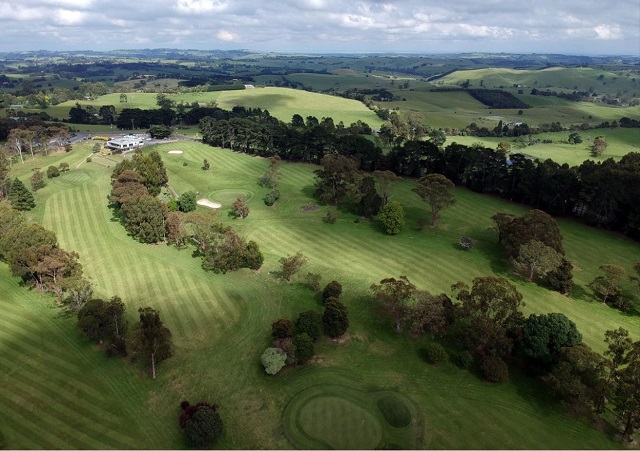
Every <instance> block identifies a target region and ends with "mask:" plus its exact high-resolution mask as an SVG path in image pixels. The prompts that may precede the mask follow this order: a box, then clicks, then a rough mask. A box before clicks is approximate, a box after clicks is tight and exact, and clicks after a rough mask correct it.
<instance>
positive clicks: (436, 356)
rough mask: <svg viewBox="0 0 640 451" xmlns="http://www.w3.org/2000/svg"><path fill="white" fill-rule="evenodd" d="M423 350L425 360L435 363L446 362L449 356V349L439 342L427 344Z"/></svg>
mask: <svg viewBox="0 0 640 451" xmlns="http://www.w3.org/2000/svg"><path fill="white" fill-rule="evenodd" d="M422 352H423V355H424V358H425V360H426V361H427V362H429V363H431V364H433V365H436V364H438V363H440V362H444V361H445V360H447V359H448V358H449V355H448V354H447V351H445V350H444V348H443V347H442V345H441V344H439V343H429V344H427V345H426V346H425V347H424V349H423V350H422Z"/></svg>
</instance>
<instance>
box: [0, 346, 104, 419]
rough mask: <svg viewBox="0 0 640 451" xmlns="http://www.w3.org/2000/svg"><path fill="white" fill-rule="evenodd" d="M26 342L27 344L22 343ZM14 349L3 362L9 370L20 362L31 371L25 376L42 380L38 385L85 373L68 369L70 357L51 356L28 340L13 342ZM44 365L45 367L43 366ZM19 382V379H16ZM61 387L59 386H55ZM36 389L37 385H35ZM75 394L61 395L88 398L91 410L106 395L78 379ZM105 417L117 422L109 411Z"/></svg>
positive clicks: (74, 389)
mask: <svg viewBox="0 0 640 451" xmlns="http://www.w3.org/2000/svg"><path fill="white" fill-rule="evenodd" d="M23 343H25V346H22V344H23ZM12 346H13V349H12V350H10V351H7V353H6V357H3V359H2V360H1V361H2V362H6V363H7V364H8V365H7V366H5V368H6V369H7V370H9V368H11V363H12V362H16V363H18V364H19V366H20V368H19V370H20V369H22V368H28V369H29V371H26V372H23V373H22V374H23V377H24V375H25V374H27V375H30V376H31V375H32V376H33V378H34V379H36V378H37V380H40V383H38V385H44V386H46V385H47V384H48V383H49V381H51V380H65V381H72V380H74V379H75V378H76V376H77V375H79V374H82V373H83V369H82V368H77V369H75V370H74V371H71V370H70V369H68V367H71V366H73V362H70V361H69V359H62V358H58V357H54V356H49V355H48V354H46V353H45V352H40V353H38V352H37V348H35V347H34V346H33V345H32V346H29V343H28V342H27V340H26V337H25V338H24V340H22V341H21V342H19V343H13V344H12ZM35 357H37V358H38V359H37V363H36V361H34V358H35ZM43 366H44V368H42V367H43ZM16 382H17V381H16ZM55 388H56V389H59V388H60V387H59V386H56V387H55ZM34 389H35V386H34ZM73 392H74V393H73V394H70V393H69V394H67V393H66V392H64V391H61V392H60V396H62V397H67V396H68V397H69V401H68V402H70V403H71V404H73V403H74V402H76V401H74V399H76V397H77V401H79V402H80V403H83V401H84V400H85V399H86V402H87V406H86V407H87V408H88V409H89V410H90V408H91V406H94V405H96V404H99V403H100V400H101V399H102V397H103V396H104V393H101V392H100V391H98V390H97V389H96V388H95V387H94V386H91V385H89V384H87V383H84V382H83V381H77V382H76V383H74V384H73ZM103 414H104V417H103V419H104V420H106V421H109V422H111V421H113V422H117V417H116V416H113V415H111V414H109V413H107V412H103Z"/></svg>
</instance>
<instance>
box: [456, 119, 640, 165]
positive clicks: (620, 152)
mask: <svg viewBox="0 0 640 451" xmlns="http://www.w3.org/2000/svg"><path fill="white" fill-rule="evenodd" d="M493 122H496V120H493ZM489 125H490V124H487V125H483V126H485V127H487V126H489ZM494 127H495V125H494ZM569 133H571V132H569V131H564V132H553V133H540V134H537V135H532V137H533V138H534V139H540V140H551V141H553V142H552V143H548V144H545V143H540V144H535V145H533V146H527V147H523V148H522V149H518V148H517V147H516V143H515V139H514V138H506V137H502V138H493V137H488V138H480V137H477V136H447V141H446V142H445V144H444V145H445V146H447V145H449V144H451V143H454V142H457V143H458V144H464V145H467V146H470V145H472V144H475V143H481V144H482V145H484V146H486V147H490V148H492V149H495V148H496V147H497V145H498V143H499V142H501V141H505V142H508V143H511V146H512V147H511V152H512V153H514V152H518V153H523V154H525V155H530V156H532V157H535V158H538V159H540V160H546V159H548V158H551V159H552V160H554V161H556V162H558V163H560V164H563V163H568V164H569V165H570V166H579V165H581V164H582V162H584V161H585V160H593V161H604V160H606V159H607V158H613V159H614V160H619V159H620V158H622V157H623V156H624V155H626V154H628V153H629V152H640V130H639V129H637V128H620V127H618V128H606V129H603V128H600V129H592V130H584V131H578V133H579V134H580V136H581V137H582V139H583V142H582V143H580V144H565V143H562V142H561V141H563V140H564V141H566V140H567V138H568V137H569ZM601 135H602V136H604V137H605V138H606V139H607V142H608V143H609V146H608V147H607V150H605V151H604V152H603V154H602V155H600V156H599V157H594V156H592V155H591V149H590V145H591V141H593V139H594V138H595V137H596V136H601ZM525 139H528V138H527V137H525Z"/></svg>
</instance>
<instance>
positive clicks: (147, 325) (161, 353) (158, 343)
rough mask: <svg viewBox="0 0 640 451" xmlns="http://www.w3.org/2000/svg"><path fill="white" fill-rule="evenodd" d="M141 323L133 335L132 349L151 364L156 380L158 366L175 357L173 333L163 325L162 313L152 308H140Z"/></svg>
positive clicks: (152, 373)
mask: <svg viewBox="0 0 640 451" xmlns="http://www.w3.org/2000/svg"><path fill="white" fill-rule="evenodd" d="M138 313H140V321H139V322H138V323H136V325H135V328H134V331H133V333H132V334H131V348H132V349H134V350H135V351H136V352H137V353H139V354H140V355H141V356H142V357H144V358H146V359H149V361H150V362H151V375H152V377H153V379H155V378H156V365H157V364H158V363H160V362H162V361H163V360H166V359H168V358H169V357H171V356H172V355H173V345H172V342H171V331H170V330H169V329H168V328H167V327H166V326H165V325H164V324H163V322H162V320H161V319H160V313H159V312H158V311H156V310H154V309H152V308H151V307H145V308H142V307H141V308H139V309H138Z"/></svg>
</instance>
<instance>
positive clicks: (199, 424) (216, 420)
mask: <svg viewBox="0 0 640 451" xmlns="http://www.w3.org/2000/svg"><path fill="white" fill-rule="evenodd" d="M180 407H181V409H182V413H181V414H180V419H179V423H180V427H181V428H182V429H183V430H184V435H185V438H186V439H187V444H188V445H189V446H193V447H196V448H209V447H210V446H211V445H213V444H214V443H215V441H216V439H217V438H218V437H220V435H222V432H223V430H224V425H223V422H222V418H221V417H220V414H219V413H218V406H217V405H215V404H209V403H208V402H199V403H197V404H195V405H190V404H189V401H183V402H182V403H181V404H180Z"/></svg>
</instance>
